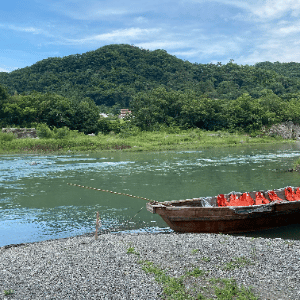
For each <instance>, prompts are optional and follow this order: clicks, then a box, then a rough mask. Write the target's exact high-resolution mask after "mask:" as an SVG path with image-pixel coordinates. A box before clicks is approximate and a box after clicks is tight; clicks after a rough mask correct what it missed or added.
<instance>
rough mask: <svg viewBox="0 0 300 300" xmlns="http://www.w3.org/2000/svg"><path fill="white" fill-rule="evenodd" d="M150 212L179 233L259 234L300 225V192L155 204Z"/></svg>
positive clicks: (291, 190)
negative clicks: (291, 225)
mask: <svg viewBox="0 0 300 300" xmlns="http://www.w3.org/2000/svg"><path fill="white" fill-rule="evenodd" d="M245 199H246V200H247V201H248V202H247V201H246V200H245ZM264 199H265V200H264ZM251 200H252V201H251ZM264 203H265V204H264ZM147 210H148V211H150V212H151V213H153V214H158V215H160V216H161V217H162V218H163V220H164V221H165V222H166V223H167V224H168V225H169V226H170V227H171V228H172V229H173V230H174V231H176V232H193V233H200V232H202V233H205V232H206V233H239V232H247V231H256V230H262V229H270V228H274V227H280V226H284V225H289V224H295V223H300V189H299V188H292V187H287V188H283V189H278V190H273V191H260V192H250V193H243V194H242V193H235V192H232V193H230V194H227V195H218V196H216V197H206V198H193V199H186V200H179V201H166V202H155V201H153V202H148V203H147Z"/></svg>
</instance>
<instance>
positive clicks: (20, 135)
mask: <svg viewBox="0 0 300 300" xmlns="http://www.w3.org/2000/svg"><path fill="white" fill-rule="evenodd" d="M2 132H5V133H13V134H14V135H16V137H17V139H24V138H33V139H34V138H37V133H36V129H35V128H2Z"/></svg>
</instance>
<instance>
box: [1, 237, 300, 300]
mask: <svg viewBox="0 0 300 300" xmlns="http://www.w3.org/2000/svg"><path fill="white" fill-rule="evenodd" d="M299 254H300V241H294V240H282V239H263V238H256V239H254V238H248V237H234V236H230V235H223V234H176V233H170V234H155V235H153V234H139V235H138V234H103V235H100V236H99V237H98V240H95V238H94V236H92V235H85V236H77V237H72V238H67V239H58V240H50V241H44V242H38V243H32V244H22V245H19V246H16V247H15V246H14V245H11V246H5V247H1V248H0V270H1V271H0V287H1V289H2V290H1V293H0V299H24V300H25V299H147V300H149V299H161V298H160V297H162V298H164V297H169V298H170V299H172V300H175V299H208V298H211V297H214V299H216V293H222V291H223V298H218V299H233V298H230V297H229V295H233V294H234V293H235V291H236V292H240V293H241V294H242V293H244V295H246V297H245V298H243V299H277V300H279V299H293V300H297V299H300V292H299V284H300V268H299ZM228 279H235V280H236V284H235V283H234V282H233V281H232V280H228ZM251 286H252V289H251V291H250V290H249V289H248V288H250V287H251ZM225 292H226V293H227V294H225ZM200 295H201V296H200ZM224 295H227V296H225V298H224ZM251 295H252V296H251ZM179 296H180V297H181V298H179ZM196 297H198V298H196ZM241 299H242V298H241Z"/></svg>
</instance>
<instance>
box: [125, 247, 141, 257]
mask: <svg viewBox="0 0 300 300" xmlns="http://www.w3.org/2000/svg"><path fill="white" fill-rule="evenodd" d="M127 254H135V255H140V254H139V253H138V252H136V251H135V249H134V247H132V246H130V247H129V248H128V249H127Z"/></svg>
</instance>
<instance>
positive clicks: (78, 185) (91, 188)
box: [67, 183, 157, 203]
mask: <svg viewBox="0 0 300 300" xmlns="http://www.w3.org/2000/svg"><path fill="white" fill-rule="evenodd" d="M67 184H68V185H72V186H77V187H81V188H84V189H90V190H94V191H100V192H106V193H111V194H116V195H123V196H127V197H131V198H137V199H142V200H146V201H148V202H151V203H154V202H157V201H155V200H151V199H148V198H145V197H139V196H133V195H129V194H125V193H117V192H113V191H109V190H103V189H97V188H93V187H89V186H84V185H80V184H74V183H67Z"/></svg>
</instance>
